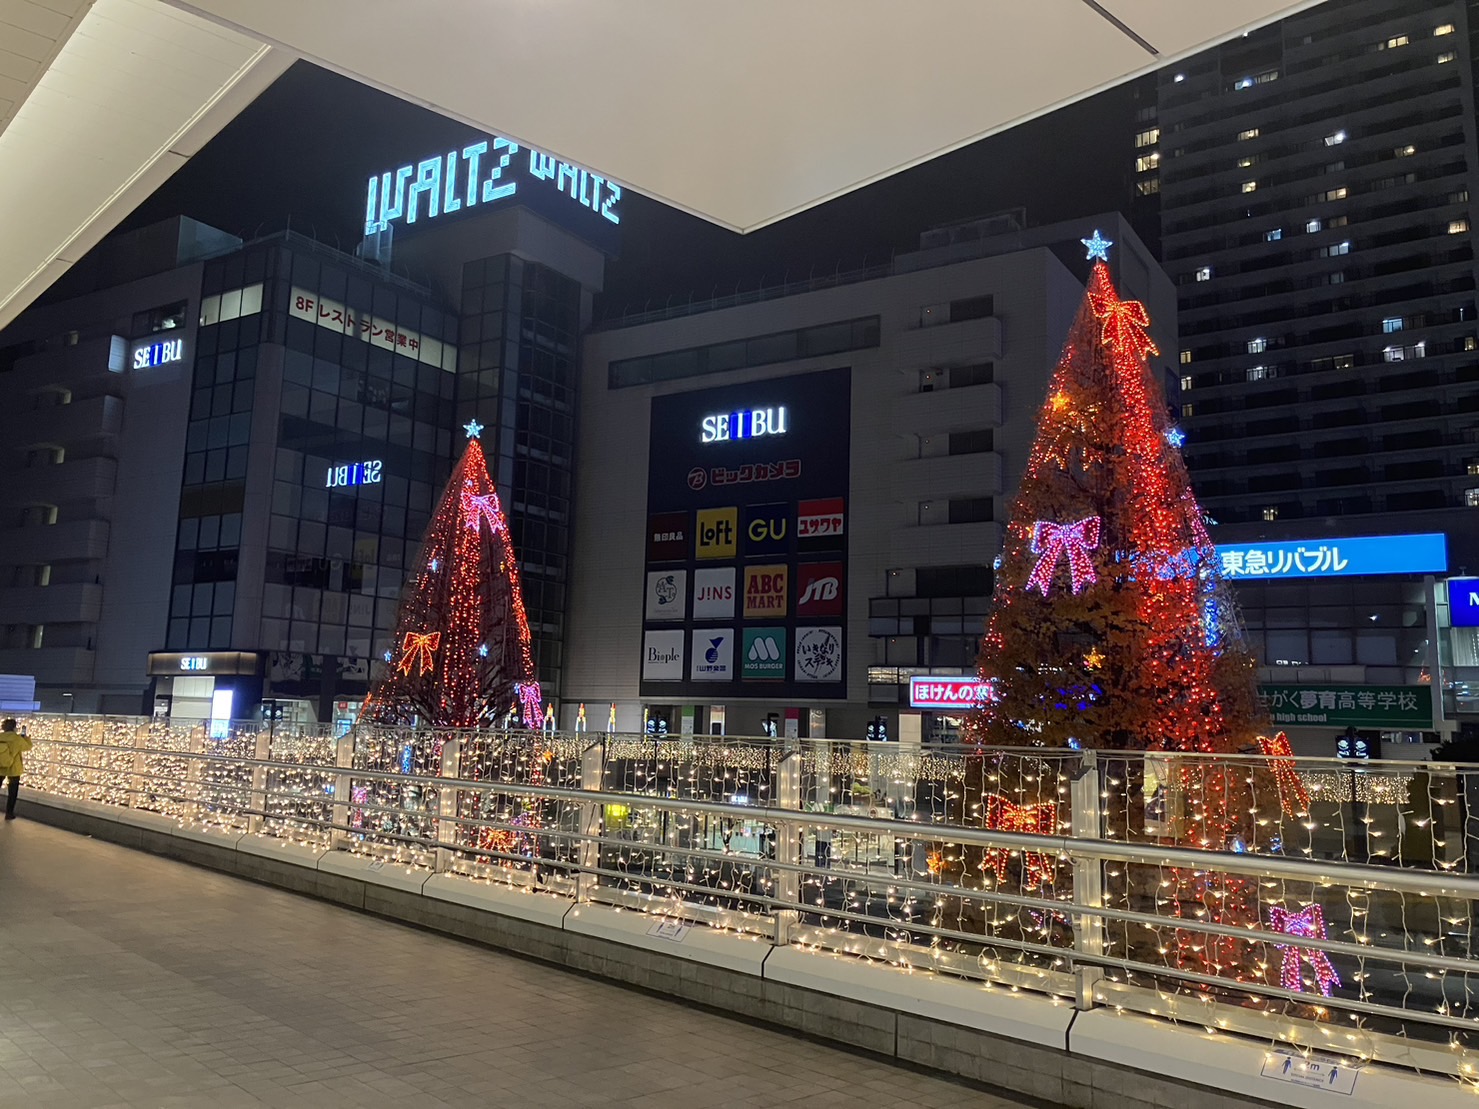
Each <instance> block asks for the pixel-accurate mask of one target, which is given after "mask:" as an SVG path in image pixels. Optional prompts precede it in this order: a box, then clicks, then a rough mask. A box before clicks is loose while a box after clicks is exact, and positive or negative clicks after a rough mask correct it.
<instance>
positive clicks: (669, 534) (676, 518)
mask: <svg viewBox="0 0 1479 1109" xmlns="http://www.w3.org/2000/svg"><path fill="white" fill-rule="evenodd" d="M687 557H688V513H686V512H659V513H657V514H656V515H653V516H649V517H647V561H648V562H682V561H683V560H684V559H686V558H687Z"/></svg>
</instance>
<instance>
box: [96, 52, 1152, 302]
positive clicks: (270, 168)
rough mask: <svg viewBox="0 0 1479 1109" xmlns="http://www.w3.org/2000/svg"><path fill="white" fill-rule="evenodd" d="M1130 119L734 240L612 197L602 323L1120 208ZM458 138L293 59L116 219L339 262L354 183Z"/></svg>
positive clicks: (836, 204)
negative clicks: (1011, 226) (933, 242)
mask: <svg viewBox="0 0 1479 1109" xmlns="http://www.w3.org/2000/svg"><path fill="white" fill-rule="evenodd" d="M1132 115H1133V110H1132V107H1131V98H1130V93H1129V90H1128V89H1127V88H1125V87H1121V88H1118V89H1114V90H1111V91H1109V92H1106V93H1102V94H1100V95H1098V96H1096V97H1093V98H1091V99H1089V100H1086V101H1083V102H1080V103H1078V104H1075V105H1071V106H1069V107H1067V108H1064V109H1062V110H1060V111H1058V112H1055V113H1053V114H1052V115H1050V116H1046V117H1043V118H1041V119H1038V120H1034V121H1033V122H1030V123H1027V124H1024V125H1022V126H1021V127H1018V128H1015V129H1014V130H1011V131H1008V132H1006V133H1003V134H1001V135H997V136H994V137H992V138H989V139H984V140H982V141H981V142H978V143H975V144H973V145H971V146H968V147H965V148H964V149H962V150H958V151H956V152H955V153H953V154H948V155H946V156H944V157H941V158H937V159H935V160H933V161H931V162H928V163H926V164H924V165H921V166H917V167H915V168H914V169H912V170H909V171H907V172H905V173H901V174H897V175H895V176H893V177H890V178H888V179H886V180H883V181H880V182H878V183H877V184H874V185H871V186H869V187H868V188H865V189H861V190H858V191H856V192H853V193H850V194H848V195H847V196H844V197H841V198H840V199H837V200H834V201H831V202H830V203H828V204H824V205H821V206H820V207H817V208H813V209H811V210H809V211H807V212H803V213H801V214H800V215H797V216H793V217H792V218H790V219H788V220H784V221H782V222H781V223H779V224H775V225H773V226H771V227H769V228H766V229H764V230H761V231H757V232H754V233H753V234H750V235H745V236H741V235H736V234H734V233H733V232H730V231H725V230H722V229H720V228H718V227H715V226H713V225H712V224H709V223H706V222H704V221H703V220H700V219H696V218H694V217H692V216H688V215H685V214H683V213H681V212H677V211H675V210H673V209H672V208H669V207H667V206H666V205H664V204H660V203H658V202H656V201H652V200H649V199H647V198H646V197H642V196H639V195H637V194H635V193H633V192H631V191H628V192H627V194H626V196H625V197H623V200H622V205H623V217H622V225H621V233H622V240H621V241H622V247H621V251H622V254H621V258H620V259H619V260H617V261H615V262H613V263H612V264H611V265H610V266H609V267H608V270H607V279H606V297H605V298H604V302H603V304H602V305H601V306H600V309H601V311H603V312H606V313H620V311H621V310H622V308H623V306H630V307H631V308H633V309H634V310H640V309H641V307H642V305H643V304H644V303H646V302H648V301H649V300H650V301H653V302H655V303H657V304H660V303H662V302H663V301H664V300H665V299H667V298H668V297H669V296H673V297H675V298H676V299H680V300H686V299H688V297H689V295H690V294H692V295H693V296H695V297H704V298H707V297H708V296H709V295H710V294H711V293H714V292H718V293H721V294H722V293H725V292H732V291H734V289H735V287H736V285H738V286H740V287H741V288H754V287H756V286H758V285H759V284H760V283H761V282H762V281H763V282H764V283H766V284H773V283H776V282H778V281H780V280H782V279H783V278H785V277H787V276H789V278H790V279H791V280H795V279H798V278H804V277H805V276H806V275H807V274H808V273H809V272H812V271H815V272H817V273H819V274H820V273H828V272H831V271H832V270H834V269H836V268H837V267H838V266H839V265H840V267H841V268H842V269H844V270H846V269H851V268H856V267H858V266H861V265H862V264H863V263H864V262H865V261H866V262H867V263H869V264H873V263H877V262H882V261H886V260H887V258H888V257H889V256H890V254H892V253H894V252H902V251H906V250H910V249H913V248H914V247H916V246H917V244H918V237H919V233H920V231H922V230H923V229H925V228H927V227H931V226H935V225H938V224H942V223H950V222H954V221H956V220H962V219H969V218H971V217H974V216H980V215H986V214H989V213H991V212H996V211H1000V210H1002V209H1005V208H1015V207H1026V208H1027V209H1028V217H1029V220H1030V221H1031V222H1032V223H1034V224H1043V223H1051V222H1053V221H1055V220H1059V219H1067V218H1070V217H1073V216H1080V215H1086V214H1090V213H1092V212H1098V211H1104V210H1108V209H1123V208H1124V207H1125V206H1126V204H1127V200H1128V195H1129V179H1130V173H1129V170H1130V165H1131V162H1132V153H1131V141H1132V140H1131V136H1132V130H1133V128H1132V124H1131V119H1132ZM470 133H471V132H470V129H469V128H467V127H465V126H464V125H462V124H460V123H456V122H453V121H451V120H448V119H445V118H443V117H442V116H439V115H437V114H435V113H433V112H429V111H427V110H425V109H423V108H419V107H415V106H413V105H411V104H408V103H406V102H404V101H401V100H398V99H396V98H395V97H392V96H389V95H386V94H385V93H381V92H378V91H376V90H374V89H370V88H366V87H365V86H362V85H360V84H358V83H356V82H354V81H352V80H349V79H347V78H344V77H340V76H338V75H336V74H332V73H329V72H326V71H325V70H322V69H319V68H317V67H315V66H312V65H309V64H308V63H304V62H300V63H298V64H297V65H295V66H294V67H293V68H292V69H290V70H289V71H288V72H287V73H286V74H284V75H283V77H282V78H281V79H279V80H278V81H277V83H276V84H275V85H273V86H272V87H271V88H270V89H268V90H267V91H266V92H265V93H263V94H262V96H261V97H260V98H258V100H257V101H256V102H255V103H254V104H252V105H251V106H250V107H249V108H247V109H246V111H244V112H243V113H242V114H241V115H240V116H239V117H237V119H236V120H234V121H233V122H232V123H231V124H229V125H228V126H227V127H226V128H225V129H224V130H223V131H222V132H221V133H220V134H219V135H218V136H217V137H216V138H215V139H214V140H212V141H211V142H210V143H209V144H208V145H207V146H206V147H205V148H204V149H203V150H202V151H201V152H200V153H199V154H198V155H196V156H195V158H193V159H192V160H191V161H190V162H189V163H188V164H187V165H186V166H185V167H184V168H183V169H182V170H180V171H179V172H178V173H177V174H175V176H174V177H173V178H171V179H170V180H169V181H168V182H166V183H165V185H164V186H163V187H161V188H160V189H159V191H158V192H156V193H155V194H154V195H153V196H152V197H150V198H149V199H148V200H147V201H145V202H144V203H143V204H142V205H140V207H139V208H138V210H137V211H136V212H135V213H134V214H133V215H132V216H130V217H129V219H128V220H126V221H125V223H124V224H123V228H124V229H127V228H130V227H137V226H140V225H142V224H146V223H152V222H154V221H156V220H161V219H166V218H168V217H170V216H173V215H177V214H184V215H188V216H193V217H194V218H196V219H198V220H201V221H203V222H205V223H208V224H211V225H213V226H215V227H219V228H221V229H223V230H225V231H230V232H232V233H233V234H237V235H241V236H243V237H245V238H252V237H254V236H256V235H260V234H265V233H267V232H270V231H276V230H281V229H282V228H284V227H286V226H289V224H291V226H292V228H293V229H294V230H295V231H301V232H303V233H304V234H308V235H312V236H314V237H315V238H317V239H319V240H321V241H323V242H327V243H329V244H331V245H338V246H339V247H340V248H342V249H344V250H346V251H351V250H353V248H354V247H355V245H356V244H357V243H358V242H359V240H360V237H361V233H362V223H363V215H364V189H365V181H366V179H367V178H368V177H369V175H370V174H371V173H375V172H379V171H381V170H383V169H385V168H386V167H387V166H391V165H396V164H401V163H404V162H408V161H411V160H413V159H416V158H420V157H424V156H425V155H426V154H427V152H428V151H436V150H440V149H442V148H443V147H444V146H445V147H446V148H448V149H450V148H451V147H452V146H454V145H456V144H459V143H461V142H463V141H465V140H466V139H467V137H468V136H469V134H470Z"/></svg>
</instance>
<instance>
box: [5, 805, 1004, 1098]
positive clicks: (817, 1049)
mask: <svg viewBox="0 0 1479 1109" xmlns="http://www.w3.org/2000/svg"><path fill="white" fill-rule="evenodd" d="M22 804H23V806H24V802H22ZM790 1103H796V1104H799V1105H804V1106H806V1107H807V1109H822V1107H828V1106H838V1107H840V1106H848V1107H850V1109H853V1107H865V1109H892V1107H900V1109H903V1107H906V1106H907V1107H910V1109H913V1107H921V1109H922V1107H929V1106H935V1107H946V1106H960V1107H965V1106H971V1107H976V1109H1006V1107H1012V1106H1017V1105H1019V1104H1021V1103H1019V1102H1016V1101H1012V1100H1009V1099H1006V1098H1001V1097H994V1096H992V1095H990V1094H986V1093H982V1092H979V1091H977V1090H973V1089H970V1088H967V1087H964V1086H960V1085H955V1084H953V1083H950V1082H947V1081H944V1080H942V1079H936V1078H932V1077H928V1076H926V1075H922V1074H918V1073H915V1072H913V1071H909V1070H904V1069H900V1068H898V1067H895V1066H892V1065H890V1064H888V1063H886V1062H883V1061H880V1060H876V1059H871V1058H867V1057H864V1056H859V1055H854V1054H850V1053H848V1052H844V1051H839V1050H835V1049H832V1048H829V1047H826V1046H823V1045H820V1044H817V1043H814V1042H811V1041H808V1040H804V1039H799V1038H797V1037H794V1036H791V1035H788V1034H786V1033H784V1032H778V1031H775V1030H772V1029H768V1028H758V1027H755V1026H753V1025H750V1024H746V1023H743V1022H741V1021H737V1020H729V1019H726V1018H724V1017H721V1016H718V1015H715V1014H712V1013H708V1012H703V1011H699V1010H695V1009H690V1008H687V1007H685V1006H682V1005H678V1004H676V1003H672V1002H667V1001H663V1000H661V999H659V998H655V997H650V996H648V995H645V994H642V993H637V992H634V991H632V990H627V989H623V988H622V987H619V986H615V985H610V984H607V983H605V982H600V981H595V980H592V979H588V978H584V977H581V976H579V975H576V974H572V973H569V972H566V971H563V970H558V969H555V968H553V967H548V966H544V965H541V964H537V963H532V962H528V961H525V960H521V959H517V958H513V957H511V956H506V955H502V954H499V953H497V952H493V951H488V950H485V949H481V948H477V947H473V946H470V945H467V944H463V943H460V942H458V941H456V940H451V939H446V938H443V937H440V936H435V935H431V934H428V933H425V932H419V931H416V930H414V929H410V928H406V927H402V926H400V925H397V924H392V923H389V922H387V921H381V920H377V919H374V918H371V917H367V916H364V915H362V914H359V913H356V912H353V911H350V910H348V909H341V908H338V907H335V906H332V905H327V904H324V903H321V902H317V901H313V900H309V899H307V898H300V897H296V896H294V895H292V894H288V893H282V892H279V891H277V890H272V889H267V888H264V887H261V886H256V885H253V884H251V883H249V882H245V881H242V880H240V879H236V878H230V877H226V876H223V875H219V874H214V873H212V872H210V871H206V870H200V869H196V868H194V867H190V866H187V865H185V864H182V863H176V862H172V861H169V860H166V859H160V858H155V857H153V856H150V855H146V854H143V853H140V852H136V851H131V850H129V849H127V848H123V847H117V846H114V845H112V844H107V843H101V842H98V841H96V840H92V839H87V838H85V837H81V836H77V835H73V834H71V833H68V832H62V831H58V830H56V829H53V828H49V827H45V826H42V825H37V824H32V823H29V822H27V821H26V820H24V819H21V820H16V821H13V822H10V823H7V824H4V825H0V1106H18V1107H19V1106H25V1107H26V1109H43V1107H61V1106H66V1107H69V1109H72V1107H76V1109H105V1107H109V1106H130V1107H148V1109H155V1107H159V1109H163V1107H166V1106H169V1107H180V1109H187V1107H188V1109H196V1107H202V1109H238V1107H246V1106H262V1105H266V1106H311V1107H313V1109H332V1107H336V1106H355V1107H372V1106H392V1105H395V1106H400V1105H406V1106H415V1107H417V1109H420V1107H422V1106H510V1107H514V1106H517V1107H518V1109H541V1107H543V1106H566V1105H571V1106H578V1105H592V1106H594V1105H600V1106H621V1105H637V1104H641V1105H643V1106H652V1107H666V1106H672V1107H674V1109H680V1107H681V1109H704V1107H719V1106H725V1107H734V1109H738V1107H741V1106H754V1107H762V1106H774V1105H784V1104H790Z"/></svg>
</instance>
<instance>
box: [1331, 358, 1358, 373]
mask: <svg viewBox="0 0 1479 1109" xmlns="http://www.w3.org/2000/svg"><path fill="white" fill-rule="evenodd" d="M1333 361H1334V363H1335V368H1336V369H1337V370H1353V369H1355V368H1356V356H1355V355H1354V354H1337V355H1336V356H1335V358H1334V359H1333Z"/></svg>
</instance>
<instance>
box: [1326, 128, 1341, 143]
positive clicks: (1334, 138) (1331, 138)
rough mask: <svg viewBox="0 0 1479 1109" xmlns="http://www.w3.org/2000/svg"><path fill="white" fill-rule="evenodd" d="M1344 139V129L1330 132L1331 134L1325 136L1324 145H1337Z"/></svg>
mask: <svg viewBox="0 0 1479 1109" xmlns="http://www.w3.org/2000/svg"><path fill="white" fill-rule="evenodd" d="M1345 140H1346V133H1345V131H1344V130H1340V131H1335V132H1332V133H1331V134H1329V135H1326V136H1325V145H1326V146H1339V145H1340V144H1341V143H1343V142H1345Z"/></svg>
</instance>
